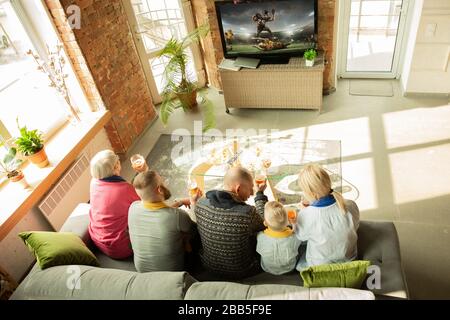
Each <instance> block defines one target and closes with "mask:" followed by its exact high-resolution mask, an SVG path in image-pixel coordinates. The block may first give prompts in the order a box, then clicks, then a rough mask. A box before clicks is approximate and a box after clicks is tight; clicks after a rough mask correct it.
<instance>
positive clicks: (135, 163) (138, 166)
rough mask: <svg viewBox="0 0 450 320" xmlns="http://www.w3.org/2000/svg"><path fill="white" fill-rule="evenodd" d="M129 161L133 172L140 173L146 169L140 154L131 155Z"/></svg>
mask: <svg viewBox="0 0 450 320" xmlns="http://www.w3.org/2000/svg"><path fill="white" fill-rule="evenodd" d="M130 161H131V167H132V168H133V169H134V170H138V171H142V170H143V169H144V168H145V167H146V163H145V158H144V157H143V156H142V155H140V154H134V155H132V156H131V158H130Z"/></svg>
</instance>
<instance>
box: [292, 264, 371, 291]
mask: <svg viewBox="0 0 450 320" xmlns="http://www.w3.org/2000/svg"><path fill="white" fill-rule="evenodd" d="M369 266H370V261H366V260H357V261H352V262H345V263H333V264H324V265H320V266H313V267H309V268H308V269H305V270H302V271H301V272H300V275H301V277H302V279H303V285H304V286H305V287H307V288H320V287H339V288H354V289H360V288H361V286H362V284H363V282H364V280H365V279H366V276H367V268H368V267H369Z"/></svg>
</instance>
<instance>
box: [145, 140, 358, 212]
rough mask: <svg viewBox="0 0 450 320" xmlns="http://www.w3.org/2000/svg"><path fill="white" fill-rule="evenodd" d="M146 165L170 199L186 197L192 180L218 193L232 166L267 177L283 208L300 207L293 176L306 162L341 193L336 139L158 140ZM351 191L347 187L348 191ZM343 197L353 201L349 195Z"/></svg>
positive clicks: (272, 191)
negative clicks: (161, 179) (323, 171)
mask: <svg viewBox="0 0 450 320" xmlns="http://www.w3.org/2000/svg"><path fill="white" fill-rule="evenodd" d="M147 163H148V165H149V167H150V168H151V169H152V170H156V171H158V172H159V173H160V175H161V176H163V177H164V178H165V179H166V180H167V184H168V187H169V189H170V190H171V191H172V194H173V195H174V196H175V197H185V196H187V194H188V189H189V186H190V183H192V181H195V182H196V183H197V185H198V187H199V188H200V189H202V190H203V191H204V192H206V191H208V190H213V189H222V188H223V176H224V174H225V173H226V171H227V170H228V168H230V167H232V166H237V165H240V166H243V167H245V168H247V169H249V170H250V171H251V172H252V174H253V175H254V176H257V175H260V174H263V175H265V176H267V178H268V187H269V188H268V190H267V191H266V193H272V196H273V197H270V196H269V198H274V199H276V200H278V201H280V202H281V203H283V204H293V203H298V202H300V199H301V196H302V191H301V190H300V188H299V187H298V184H297V179H298V173H299V172H300V169H301V168H302V166H304V165H305V164H308V163H318V164H320V165H322V166H323V167H324V168H325V169H326V170H327V171H328V173H329V174H330V178H331V180H332V188H333V189H335V190H336V191H340V192H342V193H344V191H345V190H344V189H346V190H347V191H348V189H349V188H348V187H347V188H343V180H342V174H341V143H340V141H338V140H302V139H299V138H297V137H295V136H292V135H287V136H278V137H272V136H269V135H262V136H250V137H248V136H247V137H237V138H229V139H225V138H223V137H210V136H182V135H161V137H160V138H159V140H158V141H157V143H156V145H155V147H154V148H153V150H152V151H151V153H150V154H149V156H148V157H147ZM350 189H352V188H350ZM347 198H350V199H351V198H352V196H350V197H348V196H347Z"/></svg>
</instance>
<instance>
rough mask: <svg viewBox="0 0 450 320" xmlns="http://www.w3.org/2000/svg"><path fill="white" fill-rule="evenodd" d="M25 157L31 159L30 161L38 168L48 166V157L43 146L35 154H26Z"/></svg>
mask: <svg viewBox="0 0 450 320" xmlns="http://www.w3.org/2000/svg"><path fill="white" fill-rule="evenodd" d="M27 158H28V160H30V161H31V163H33V164H35V165H36V166H38V167H39V168H44V167H46V166H48V158H47V154H46V153H45V148H42V149H41V150H39V151H38V152H36V153H35V154H32V155H30V156H28V157H27Z"/></svg>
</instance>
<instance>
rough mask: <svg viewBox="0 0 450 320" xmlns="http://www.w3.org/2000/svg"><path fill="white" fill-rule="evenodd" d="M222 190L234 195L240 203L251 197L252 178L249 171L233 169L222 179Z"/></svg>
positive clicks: (239, 168)
mask: <svg viewBox="0 0 450 320" xmlns="http://www.w3.org/2000/svg"><path fill="white" fill-rule="evenodd" d="M223 184H224V188H225V190H227V191H231V192H233V193H234V194H236V195H237V196H238V197H239V198H240V199H241V200H242V201H247V199H248V198H249V197H250V196H251V195H253V177H252V174H251V173H250V171H248V170H247V169H244V168H242V167H233V168H231V169H229V170H228V171H227V173H226V174H225V177H224V181H223Z"/></svg>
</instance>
